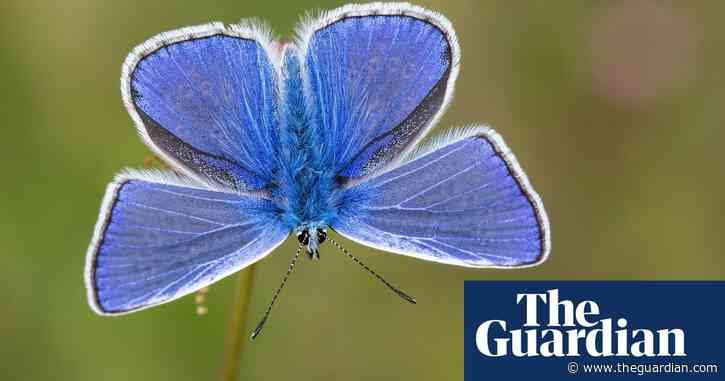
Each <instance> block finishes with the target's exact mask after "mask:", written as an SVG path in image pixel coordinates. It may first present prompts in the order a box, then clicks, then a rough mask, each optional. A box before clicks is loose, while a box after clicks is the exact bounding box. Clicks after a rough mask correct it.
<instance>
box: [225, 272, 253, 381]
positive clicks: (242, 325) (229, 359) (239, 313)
mask: <svg viewBox="0 0 725 381" xmlns="http://www.w3.org/2000/svg"><path fill="white" fill-rule="evenodd" d="M255 267H256V266H255V265H252V266H250V267H249V268H247V269H246V270H243V271H241V272H240V273H239V275H237V285H236V287H235V292H234V304H233V306H232V308H233V309H232V312H231V316H230V318H229V329H228V331H227V339H226V342H225V344H224V365H223V366H224V368H223V370H222V380H223V381H236V379H237V377H238V376H239V364H240V362H241V355H242V350H243V349H244V344H245V343H246V342H247V341H249V337H248V331H249V329H248V328H247V325H246V320H247V319H246V318H247V315H248V313H247V312H248V310H249V299H250V298H251V295H252V285H253V283H254V272H255V271H254V270H255Z"/></svg>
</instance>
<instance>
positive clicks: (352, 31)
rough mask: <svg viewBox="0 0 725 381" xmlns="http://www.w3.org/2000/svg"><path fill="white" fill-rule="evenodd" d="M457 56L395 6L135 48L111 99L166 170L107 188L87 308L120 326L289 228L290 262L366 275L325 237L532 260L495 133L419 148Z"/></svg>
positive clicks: (533, 206) (532, 247)
mask: <svg viewBox="0 0 725 381" xmlns="http://www.w3.org/2000/svg"><path fill="white" fill-rule="evenodd" d="M459 60H460V48H459V45H458V41H457V39H456V35H455V32H454V31H453V28H452V27H451V24H450V22H449V21H448V20H447V19H446V18H445V17H443V16H442V15H440V14H438V13H435V12H432V11H429V10H426V9H423V8H420V7H417V6H413V5H409V4H403V3H394V4H381V3H376V4H369V5H348V6H344V7H342V8H339V9H336V10H333V11H330V12H327V13H324V14H322V15H321V16H320V17H318V18H309V19H307V20H305V21H303V22H302V23H301V26H300V27H299V28H298V30H297V34H296V39H295V41H294V43H290V44H286V45H284V46H282V45H280V44H279V43H277V42H276V41H274V40H273V39H272V37H271V33H270V32H269V29H267V28H265V27H260V26H257V25H254V24H252V23H242V24H238V25H227V26H225V25H223V24H221V23H211V24H206V25H201V26H194V27H188V28H183V29H179V30H175V31H171V32H167V33H162V34H160V35H158V36H156V37H154V38H151V39H150V40H148V41H146V42H145V43H143V44H141V45H140V46H138V47H137V48H135V49H134V50H133V52H132V53H131V54H130V55H129V56H128V58H127V59H126V62H125V63H124V65H123V73H122V76H121V91H122V95H123V102H124V104H125V106H126V108H127V109H128V112H129V113H130V115H131V117H132V118H133V120H134V122H135V124H136V127H137V129H138V133H139V135H141V138H142V139H143V141H144V142H145V143H146V144H147V145H148V146H149V147H150V148H151V149H152V150H153V151H154V152H155V153H156V154H157V155H158V156H159V157H161V158H162V159H163V160H164V161H165V162H167V163H168V164H169V165H170V166H171V167H172V168H173V169H174V171H160V170H126V171H124V172H122V173H120V174H119V175H117V176H116V178H115V180H114V181H113V182H112V183H111V184H110V185H109V186H108V188H107V190H106V194H105V197H104V199H103V204H102V206H101V211H100V216H99V218H98V222H97V224H96V229H95V234H94V236H93V239H92V242H91V244H90V247H89V249H88V253H87V259H86V276H85V278H86V279H85V280H86V286H87V289H88V300H89V304H90V306H91V307H92V308H93V310H94V311H96V312H97V313H99V314H103V315H119V314H126V313H130V312H134V311H138V310H142V309H145V308H149V307H152V306H155V305H158V304H162V303H166V302H169V301H172V300H175V299H177V298H180V297H181V296H184V295H187V294H189V293H192V292H194V291H197V290H199V289H201V288H203V287H205V286H207V285H209V284H210V283H213V282H215V281H217V280H219V279H221V278H224V277H226V276H228V275H230V274H233V273H235V272H237V271H239V270H241V269H243V268H245V267H247V266H249V265H251V264H253V263H255V262H257V261H259V260H261V259H262V258H264V257H265V256H267V255H268V254H269V253H271V252H272V251H273V250H274V249H275V248H276V247H277V246H279V245H280V244H281V243H282V242H283V241H284V240H285V239H286V238H287V237H288V235H289V234H290V233H293V234H295V235H296V236H297V239H298V241H299V247H298V250H297V253H296V255H295V257H294V260H293V263H292V266H293V265H294V263H295V262H296V260H297V258H298V256H299V255H300V251H301V250H302V249H305V250H306V252H307V253H308V254H309V255H310V257H312V258H318V257H319V246H320V245H321V244H322V243H323V242H325V241H326V240H327V241H331V242H332V243H333V244H334V245H335V246H336V247H338V248H339V249H340V250H342V251H343V252H344V253H345V254H346V255H348V256H349V257H350V258H352V259H354V260H355V261H356V262H358V264H360V265H362V266H363V267H366V266H364V265H363V264H362V262H360V261H359V260H358V259H357V258H355V257H353V256H352V255H351V254H350V253H349V252H347V251H346V250H344V248H342V246H341V245H340V244H339V243H338V242H337V241H334V240H333V239H332V238H331V237H328V236H327V229H334V230H335V231H336V232H337V233H339V234H340V235H342V236H344V237H347V238H349V239H351V240H353V241H356V242H358V243H361V244H363V245H367V246H372V247H374V248H377V249H380V250H386V251H390V252H394V253H397V254H402V255H407V256H411V257H415V258H419V259H424V260H428V261H433V262H439V263H445V264H450V265H457V266H466V267H476V268H484V267H497V268H511V267H523V266H532V265H536V264H538V263H541V262H542V261H544V260H545V259H546V257H547V255H548V253H549V249H550V231H549V224H548V221H547V217H546V213H545V211H544V207H543V204H542V202H541V199H540V198H539V196H538V195H537V194H536V192H535V191H534V190H533V189H532V187H531V186H530V184H529V181H528V180H527V178H526V175H525V174H524V172H523V171H522V170H521V168H520V167H519V165H518V163H517V162H516V159H515V158H514V156H513V154H512V153H511V151H510V150H509V148H508V147H507V146H506V144H505V143H504V142H503V140H502V138H501V137H500V136H499V135H498V134H497V133H495V132H494V131H492V130H490V129H488V128H486V127H483V126H479V127H469V128H465V129H462V130H458V131H455V132H450V133H448V134H446V135H444V136H442V137H439V138H436V139H432V140H431V143H429V144H427V145H426V146H424V147H420V148H416V147H417V143H418V142H419V141H420V140H421V139H422V138H423V137H424V136H425V135H426V133H427V132H428V131H429V130H430V129H431V128H432V127H433V126H434V125H435V124H436V122H437V121H438V119H439V118H440V117H441V114H442V113H443V111H444V110H445V108H446V106H447V105H448V104H449V102H450V100H451V98H452V95H453V88H454V84H455V80H456V77H457V75H458V69H459ZM366 269H367V267H366ZM369 271H370V270H369ZM373 274H374V275H376V277H378V279H380V280H382V281H383V282H384V283H385V284H386V285H387V286H388V287H390V288H391V289H392V290H393V291H395V292H396V293H398V294H399V295H400V296H402V297H404V298H405V299H407V300H408V301H410V302H414V301H415V300H414V299H413V298H411V297H409V296H408V295H407V294H405V293H403V292H402V291H400V290H398V289H397V288H395V287H393V286H392V285H390V284H389V283H387V282H385V281H384V280H383V279H382V278H381V277H379V276H378V275H377V274H375V273H373ZM287 275H289V273H288V274H287ZM285 279H286V277H285ZM283 285H284V282H283ZM280 289H281V287H280ZM279 291H280V290H279V289H278V290H277V292H276V293H275V297H274V299H276V296H277V294H278V293H279ZM270 308H271V306H270ZM268 312H269V310H268ZM263 320H266V315H265V318H264V319H263ZM262 324H263V322H262ZM258 328H260V329H261V324H260V326H259V327H258ZM257 333H258V332H257Z"/></svg>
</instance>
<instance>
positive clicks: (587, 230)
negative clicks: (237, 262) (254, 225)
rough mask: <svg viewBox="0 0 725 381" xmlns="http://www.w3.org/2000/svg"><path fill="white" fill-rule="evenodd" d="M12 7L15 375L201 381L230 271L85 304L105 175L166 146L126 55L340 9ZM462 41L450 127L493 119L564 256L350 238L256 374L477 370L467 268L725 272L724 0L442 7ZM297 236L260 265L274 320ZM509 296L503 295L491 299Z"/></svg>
mask: <svg viewBox="0 0 725 381" xmlns="http://www.w3.org/2000/svg"><path fill="white" fill-rule="evenodd" d="M210 3H211V2H195V3H188V2H166V1H164V2H148V1H140V0H129V1H121V2H111V1H108V2H93V1H90V0H87V1H84V0H68V1H63V2H52V1H39V0H34V1H33V0H31V1H21V0H5V1H3V2H2V5H0V69H2V70H0V84H1V85H2V90H3V91H2V95H0V110H2V116H3V118H4V120H3V123H2V124H3V127H2V131H3V136H2V138H1V139H0V167H1V168H2V172H3V173H4V176H5V177H4V180H3V182H2V190H1V191H0V269H1V270H0V271H1V272H0V275H1V277H2V282H0V284H1V285H2V286H3V288H2V289H1V290H0V291H1V292H2V295H3V296H4V297H5V302H4V305H5V306H4V307H3V309H2V311H3V312H2V313H1V314H0V378H2V379H4V380H21V379H22V380H45V379H54V380H95V379H102V380H106V381H111V380H146V379H148V380H172V379H173V380H199V379H210V378H215V377H216V376H217V374H218V371H219V366H220V360H221V350H222V344H223V341H224V335H225V329H226V319H227V312H228V307H229V305H230V302H231V297H232V290H231V285H232V283H233V282H232V281H230V280H229V279H227V280H225V281H223V282H220V283H219V284H217V285H214V286H213V287H212V288H211V291H210V294H209V296H208V298H207V299H208V307H209V313H208V314H207V315H206V316H203V317H197V316H195V315H194V302H193V298H192V297H187V298H184V299H182V300H180V301H178V302H176V303H172V304H169V305H165V306H163V307H160V308H156V309H152V310H149V311H145V312H143V313H140V314H135V315H130V316H126V317H122V318H101V317H98V316H95V315H94V314H93V313H92V312H91V311H90V309H89V308H88V307H87V306H86V301H85V290H84V287H83V282H82V273H83V266H84V255H85V250H86V246H87V244H88V241H89V239H90V235H91V231H92V228H93V225H94V223H95V220H96V216H97V208H98V206H99V204H100V200H101V196H102V194H103V191H104V187H105V184H106V183H107V182H108V181H109V180H110V179H111V178H112V176H113V174H114V173H115V172H117V171H118V170H119V169H120V168H123V167H126V166H135V167H138V166H141V165H142V162H143V158H144V157H145V156H146V155H147V154H148V150H147V149H146V148H145V147H144V146H143V144H141V142H140V141H139V139H138V137H137V136H136V133H135V132H134V130H133V127H132V123H131V120H130V118H129V117H128V115H127V113H126V111H125V109H124V108H123V106H122V105H121V102H120V95H119V90H118V77H119V74H120V64H121V62H122V61H123V59H124V57H125V55H126V54H127V53H128V52H129V51H130V49H131V48H133V46H135V45H136V44H137V43H140V42H142V41H144V40H145V39H146V38H148V37H150V36H152V35H154V34H156V33H158V32H161V31H165V30H169V29H174V28H177V27H181V26H186V25H194V24H200V23H205V22H208V21H211V20H219V21H224V22H229V23H231V22H235V21H237V20H238V19H239V18H242V17H250V16H254V17H258V18H261V19H265V20H268V21H269V22H270V23H271V24H272V25H273V26H274V28H275V29H276V31H277V32H278V33H280V35H283V36H289V35H290V33H291V31H292V30H293V27H294V25H295V23H296V22H297V20H298V17H299V16H300V15H302V14H303V13H304V12H305V11H306V10H308V9H320V8H322V9H326V8H331V7H334V6H336V5H338V4H337V3H335V2H332V1H317V2H309V1H295V2H289V3H282V2H275V1H259V2H251V1H239V0H234V1H219V2H214V3H213V4H210ZM421 5H425V6H427V7H431V8H434V9H437V10H439V11H441V12H443V13H444V14H446V15H447V16H448V17H449V18H450V19H451V20H452V21H453V24H454V26H455V27H456V29H457V32H458V34H459V37H460V40H461V45H462V48H463V64H462V71H461V75H460V77H459V80H458V86H457V89H456V99H455V101H454V103H453V105H452V107H450V109H449V111H448V113H447V114H446V116H445V117H444V119H443V120H442V123H441V125H440V126H439V128H437V129H436V131H437V132H440V131H442V129H443V128H446V127H448V126H454V125H456V126H458V125H464V124H467V123H471V122H486V123H488V124H490V125H491V126H493V127H495V128H496V129H497V130H498V131H499V132H500V133H501V134H502V135H503V136H504V137H505V138H506V140H507V142H508V143H509V145H510V146H511V147H512V149H513V151H514V152H515V153H516V154H517V157H518V158H519V161H520V162H521V164H522V166H523V167H524V169H525V170H526V171H527V173H528V174H529V176H530V178H531V181H532V183H533V184H534V186H535V188H536V189H537V190H538V191H539V193H540V194H541V195H542V197H543V199H544V202H545V205H546V207H547V210H548V212H549V215H550V219H551V224H552V228H553V253H552V256H551V258H550V260H549V261H548V262H546V263H545V264H543V265H542V266H540V267H537V268H531V269H525V270H515V271H503V270H483V271H481V270H471V269H459V268H454V267H446V266H441V265H436V264H430V263H424V262H422V261H417V260H413V259H410V258H405V257H400V256H395V255H388V254H383V253H380V252H376V251H374V250H371V249H367V248H364V247H361V246H359V245H355V244H353V243H351V242H348V241H346V240H343V242H345V243H346V244H347V246H348V247H349V249H350V250H351V251H352V252H353V253H356V254H357V255H359V256H361V257H362V258H363V259H364V260H367V262H369V263H370V265H371V266H372V267H373V268H376V269H378V270H379V271H380V272H381V273H383V274H385V275H386V276H387V277H388V278H389V279H391V280H392V281H394V283H396V284H398V285H401V287H402V288H403V289H405V290H407V291H409V292H410V293H411V294H413V295H415V296H416V297H417V298H418V300H419V304H418V305H417V306H410V305H408V304H407V303H403V302H401V301H400V300H398V298H396V297H394V296H393V295H391V294H390V292H388V291H387V290H385V289H384V288H383V287H381V286H380V285H379V284H378V283H376V282H375V281H374V280H373V279H370V277H369V276H368V275H366V274H364V273H363V272H361V271H360V270H359V269H358V268H357V267H356V266H355V265H354V264H351V263H348V262H349V261H348V260H347V259H346V258H344V257H343V256H341V255H337V254H336V253H335V252H334V251H331V250H328V251H327V253H325V252H323V255H322V261H321V262H319V263H312V262H307V261H304V262H303V263H301V266H299V268H298V269H297V271H296V272H295V274H293V276H292V279H291V281H290V284H289V287H288V288H287V289H286V290H285V292H284V294H283V295H282V299H281V300H280V303H279V304H278V308H277V309H276V310H275V311H274V314H273V316H272V318H271V320H270V322H269V324H268V326H267V328H266V331H265V333H264V335H263V336H262V337H261V338H260V340H258V341H257V342H255V343H253V344H252V345H250V346H248V351H247V353H246V354H245V357H244V358H243V360H242V361H243V362H242V366H241V368H242V372H243V377H244V379H290V378H294V379H298V380H334V379H347V380H368V379H371V378H383V379H416V380H442V379H461V378H462V373H463V348H462V341H463V331H462V329H461V323H462V320H463V293H462V289H463V280H464V279H723V277H724V276H725V257H724V256H723V248H725V238H723V237H725V235H723V228H724V227H725V224H724V223H723V216H724V215H725V202H723V194H725V180H724V179H723V159H722V156H721V155H722V152H720V149H722V144H723V141H724V138H725V130H724V129H723V118H724V117H725V108H724V107H723V101H724V100H725V76H723V70H722V68H723V67H725V49H723V46H725V45H724V43H725V41H723V40H724V39H725V24H723V23H722V22H721V20H720V18H721V17H720V16H721V15H722V14H723V12H724V11H725V9H723V8H724V6H723V3H721V2H675V1H652V2H642V1H622V2H616V1H606V2H603V1H588V2H584V1H561V2H508V1H503V0H502V1H472V0H471V1H457V2H449V1H442V0H439V1H427V2H423V3H422V4H421ZM294 247H295V244H294V242H292V240H289V241H288V242H287V243H286V244H285V245H283V246H282V247H280V248H279V249H278V250H277V253H276V254H275V255H273V256H271V257H269V258H268V259H266V260H264V261H263V262H262V263H261V265H260V266H259V271H258V273H257V284H256V286H255V289H254V292H253V304H252V308H251V312H252V314H251V316H250V317H251V319H252V320H253V321H254V320H256V318H257V317H258V316H260V315H261V313H262V311H263V309H264V307H265V303H267V301H268V298H269V297H270V295H271V293H272V291H273V289H274V288H275V287H276V286H277V284H278V281H279V280H280V278H281V276H282V273H283V272H284V270H285V269H286V266H287V262H288V260H289V258H290V257H291V255H292V254H293V252H294ZM492 308H495V306H492Z"/></svg>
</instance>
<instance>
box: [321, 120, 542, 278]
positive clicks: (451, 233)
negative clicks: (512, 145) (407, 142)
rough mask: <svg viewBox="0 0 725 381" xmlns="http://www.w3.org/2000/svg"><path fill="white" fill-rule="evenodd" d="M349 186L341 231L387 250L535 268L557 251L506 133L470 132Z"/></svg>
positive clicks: (337, 227)
mask: <svg viewBox="0 0 725 381" xmlns="http://www.w3.org/2000/svg"><path fill="white" fill-rule="evenodd" d="M447 141H448V142H449V143H448V144H440V145H437V147H439V148H436V149H431V150H425V149H424V150H423V152H428V153H422V154H420V155H417V158H415V159H412V160H411V161H409V162H406V163H405V164H402V165H401V166H399V167H397V168H395V169H392V170H390V171H388V172H386V173H384V174H382V175H380V176H377V177H374V178H372V179H370V180H368V181H366V182H363V183H361V184H358V185H355V186H354V187H352V188H349V189H348V190H347V192H348V193H349V197H351V198H352V199H356V200H358V204H359V205H358V208H357V209H355V210H353V211H351V212H350V213H347V214H346V215H343V216H341V217H340V220H339V221H337V223H336V224H335V225H334V226H333V228H334V229H335V230H336V231H337V232H339V233H340V234H342V235H344V236H345V237H348V238H349V239H352V240H354V241H357V242H360V243H362V244H365V245H368V246H373V247H375V248H378V249H381V250H387V251H392V252H395V253H398V254H403V255H407V256H411V257H416V258H420V259H425V260H429V261H434V262H440V263H446V264H452V265H459V266H467V267H515V266H527V265H535V264H538V263H540V262H542V261H544V260H545V259H546V257H547V255H548V253H549V247H550V238H549V236H550V232H549V224H548V220H547V217H546V212H545V211H544V207H543V204H542V203H541V200H540V199H539V196H538V195H537V194H536V192H535V191H534V190H533V189H532V188H531V186H530V184H529V181H528V179H527V178H526V175H525V174H524V172H523V171H522V170H521V168H520V167H519V165H518V164H517V162H516V159H515V158H514V156H513V154H511V152H510V150H509V149H508V147H506V145H505V143H504V142H503V140H502V139H501V137H500V136H499V135H498V134H496V133H495V132H493V131H492V130H489V129H487V128H478V129H473V130H468V131H467V132H465V133H463V134H461V135H460V136H458V137H455V138H449V139H447Z"/></svg>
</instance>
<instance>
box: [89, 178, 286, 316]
mask: <svg viewBox="0 0 725 381" xmlns="http://www.w3.org/2000/svg"><path fill="white" fill-rule="evenodd" d="M272 208H273V206H272V205H271V202H270V201H268V200H265V199H257V198H251V197H247V196H243V195H240V194H232V193H224V192H218V191H215V190H211V189H205V188H204V186H203V185H202V184H199V183H196V182H194V181H192V180H189V179H188V178H181V177H178V176H176V175H174V174H171V173H165V172H127V173H126V174H122V175H120V176H118V177H117V178H116V180H115V181H114V182H113V183H111V184H110V185H109V187H108V190H107V192H106V196H105V198H104V201H103V206H102V207H101V214H100V217H99V220H98V223H97V225H96V232H95V235H94V237H93V240H92V243H91V245H90V247H89V249H88V254H87V257H86V287H87V289H88V302H89V304H90V305H91V307H92V308H93V309H94V310H95V311H96V312H98V313H99V314H104V315H117V314H124V313H129V312H134V311H137V310H141V309H145V308H148V307H151V306H154V305H157V304H161V303H166V302H169V301H172V300H174V299H177V298H179V297H181V296H183V295H186V294H189V293H191V292H194V291H196V290H198V289H200V288H202V287H205V286H207V285H209V284H210V283H212V282H215V281H217V280H219V279H221V278H223V277H226V276H228V275H230V274H232V273H234V272H236V271H239V270H240V269H242V268H244V267H246V266H249V265H250V264H252V263H254V262H256V261H258V260H260V259H261V258H263V257H264V256H265V255H267V254H268V253H270V252H271V251H272V250H273V249H274V248H275V247H277V246H278V245H279V244H281V243H282V242H283V241H284V240H285V238H286V237H287V235H288V231H287V230H285V229H284V228H282V227H280V225H279V224H278V223H277V222H276V221H275V220H274V217H272V212H271V210H272Z"/></svg>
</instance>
